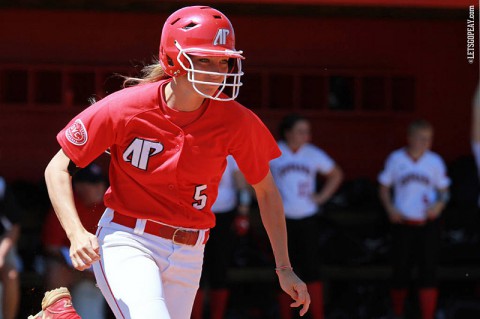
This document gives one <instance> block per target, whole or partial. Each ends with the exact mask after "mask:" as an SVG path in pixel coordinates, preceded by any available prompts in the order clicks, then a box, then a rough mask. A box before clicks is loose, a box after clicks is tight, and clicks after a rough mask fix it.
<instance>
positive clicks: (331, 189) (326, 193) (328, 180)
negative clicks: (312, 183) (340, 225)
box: [313, 165, 343, 205]
mask: <svg viewBox="0 0 480 319" xmlns="http://www.w3.org/2000/svg"><path fill="white" fill-rule="evenodd" d="M324 177H325V183H324V185H323V187H322V189H321V190H320V192H319V193H318V194H315V195H314V196H313V200H314V201H315V203H317V204H319V205H322V204H324V203H325V202H327V201H328V200H329V199H330V198H331V197H332V196H333V194H335V192H336V191H337V189H338V188H339V187H340V184H341V183H342V181H343V171H342V169H341V168H340V167H339V166H338V165H335V166H334V167H333V169H332V170H331V171H330V172H328V174H326V175H324Z"/></svg>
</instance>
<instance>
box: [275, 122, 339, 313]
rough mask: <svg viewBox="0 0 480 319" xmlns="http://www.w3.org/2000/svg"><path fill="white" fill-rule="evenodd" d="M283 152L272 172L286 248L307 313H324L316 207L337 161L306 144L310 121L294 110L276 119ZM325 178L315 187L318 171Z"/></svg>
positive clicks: (285, 305)
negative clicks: (304, 290) (302, 285)
mask: <svg viewBox="0 0 480 319" xmlns="http://www.w3.org/2000/svg"><path fill="white" fill-rule="evenodd" d="M280 138H281V140H280V142H279V143H278V145H279V147H280V150H281V151H282V156H280V157H279V158H277V159H275V160H273V161H272V163H271V168H272V173H273V175H274V177H275V181H276V183H277V185H278V188H279V190H280V193H281V195H282V199H283V204H284V209H285V216H286V219H287V230H288V237H289V241H288V244H289V251H290V254H291V257H292V261H293V263H294V264H295V267H296V269H297V271H298V273H299V274H300V275H301V276H302V277H303V278H304V280H305V281H306V283H307V286H308V291H309V293H310V295H311V298H312V304H311V315H312V317H313V318H314V319H320V318H323V317H324V310H323V284H322V281H321V280H320V273H319V269H320V266H321V263H320V256H319V253H318V252H319V247H318V240H317V239H318V223H317V219H316V215H317V214H318V213H319V206H321V205H322V204H324V203H325V202H327V201H328V200H329V199H330V198H331V197H332V195H333V194H334V193H335V191H336V190H337V189H338V187H339V186H340V184H341V182H342V179H343V173H342V171H341V169H340V168H339V166H338V165H336V164H335V162H334V161H333V160H332V159H331V158H330V157H329V156H328V155H327V154H326V153H325V152H324V151H323V150H321V149H319V148H318V147H316V146H314V145H312V144H310V143H309V142H310V139H311V133H310V123H309V121H308V120H307V119H306V118H304V117H302V116H300V115H296V114H292V115H289V116H286V117H285V118H284V119H283V120H282V123H281V124H280ZM318 174H320V175H321V176H323V177H324V178H325V183H324V184H323V186H322V188H321V189H320V191H319V192H316V188H317V187H316V180H317V175H318ZM279 302H280V315H281V318H284V319H287V318H291V317H292V313H291V308H290V306H289V303H290V301H289V300H288V296H287V295H285V294H284V293H281V294H280V296H279Z"/></svg>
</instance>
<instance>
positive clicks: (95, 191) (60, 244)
mask: <svg viewBox="0 0 480 319" xmlns="http://www.w3.org/2000/svg"><path fill="white" fill-rule="evenodd" d="M106 190H107V183H106V181H105V179H104V176H103V174H102V170H101V168H100V166H98V165H96V164H90V165H89V166H87V167H86V168H84V169H82V170H80V171H79V172H77V173H76V174H75V176H74V177H73V192H74V199H75V208H76V209H77V212H78V216H79V217H80V220H81V221H82V223H83V226H84V227H85V229H87V230H88V231H89V232H92V233H94V232H95V231H96V229H97V223H98V220H99V219H100V217H101V216H102V214H103V212H104V211H105V206H104V205H103V194H105V191H106ZM42 242H43V246H44V251H45V256H46V271H45V286H46V288H47V289H48V290H50V289H54V288H57V287H61V286H64V287H68V288H69V289H70V291H71V292H72V299H73V303H74V304H75V309H76V310H77V312H78V314H79V315H80V316H81V317H82V318H83V319H102V318H105V316H106V307H105V306H106V305H105V300H104V298H103V296H102V294H101V292H100V289H98V288H97V287H96V286H95V278H94V275H93V272H90V271H86V272H79V271H77V270H76V269H75V268H73V266H72V262H71V260H70V257H69V246H70V242H69V241H68V237H67V236H66V234H65V232H64V231H63V229H62V226H61V225H60V223H59V221H58V218H57V217H56V216H55V212H54V211H53V209H51V210H50V211H49V212H48V214H47V217H46V220H45V223H44V224H43V233H42Z"/></svg>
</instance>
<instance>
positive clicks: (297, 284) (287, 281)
mask: <svg viewBox="0 0 480 319" xmlns="http://www.w3.org/2000/svg"><path fill="white" fill-rule="evenodd" d="M277 275H278V280H279V281H280V287H282V289H283V291H285V292H286V293H287V294H289V295H290V297H292V299H293V300H294V302H293V303H292V304H290V307H292V308H293V307H300V306H302V308H301V309H300V316H303V315H305V314H306V313H307V311H308V308H309V307H310V294H309V293H308V290H307V285H306V284H305V283H304V282H303V281H302V280H301V279H300V278H298V276H297V275H296V274H295V273H294V272H293V270H291V269H282V270H279V271H277Z"/></svg>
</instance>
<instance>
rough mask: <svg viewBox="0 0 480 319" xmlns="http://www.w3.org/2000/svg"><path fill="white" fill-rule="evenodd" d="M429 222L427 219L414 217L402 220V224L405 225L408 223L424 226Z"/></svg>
mask: <svg viewBox="0 0 480 319" xmlns="http://www.w3.org/2000/svg"><path fill="white" fill-rule="evenodd" d="M426 223H427V221H426V220H421V219H419V220H414V219H405V220H403V221H402V224H403V225H407V226H423V225H425V224H426Z"/></svg>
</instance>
